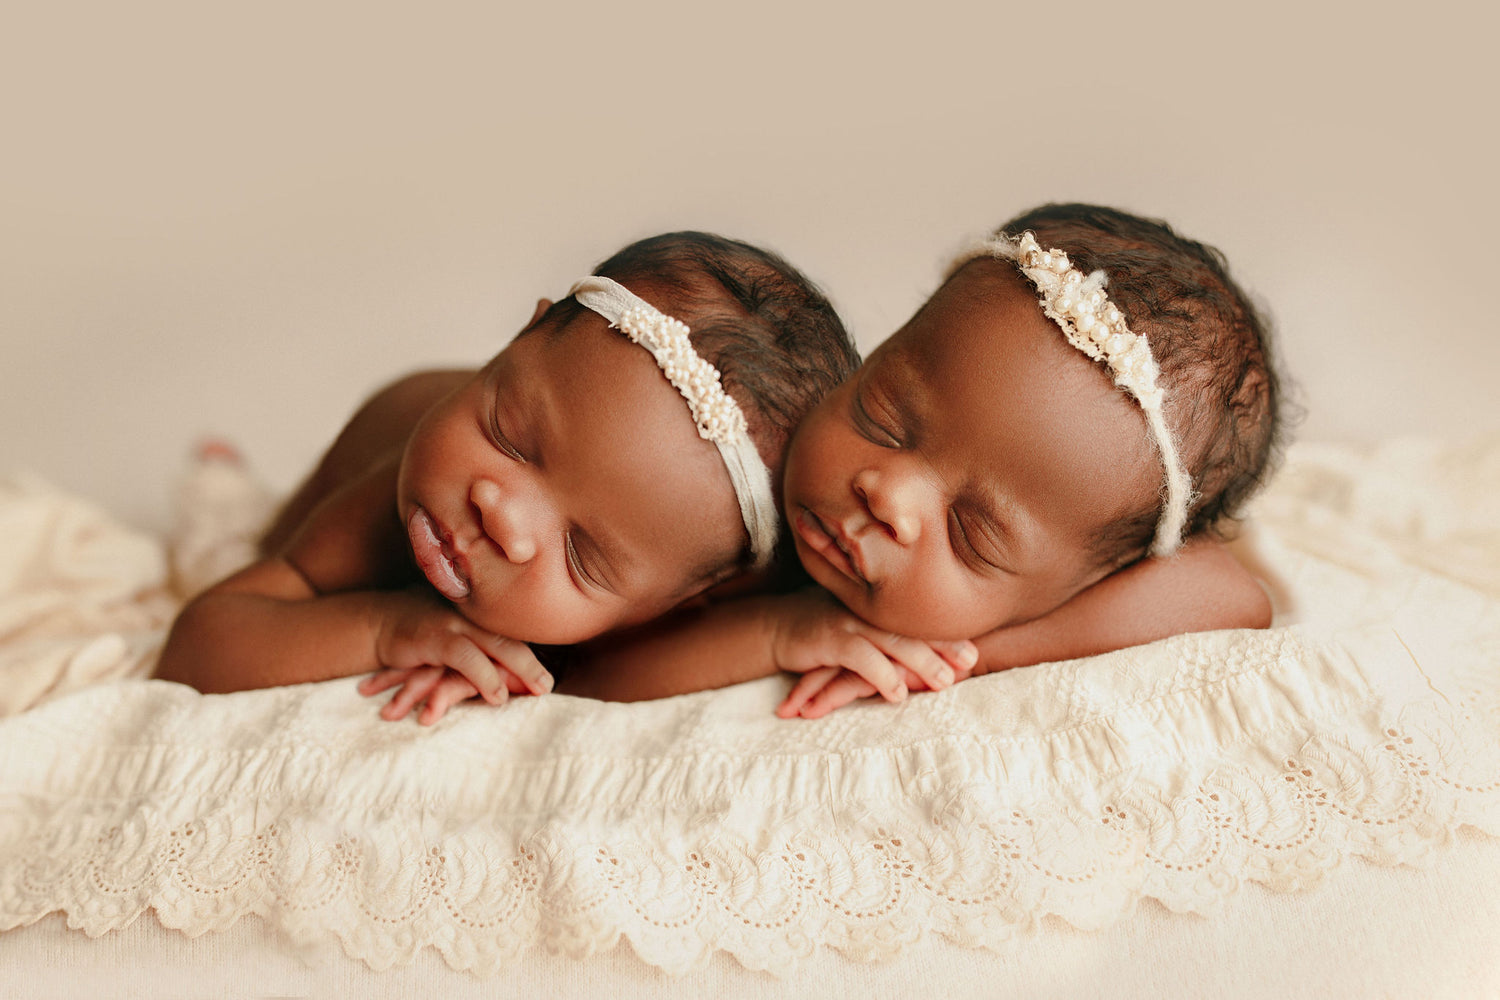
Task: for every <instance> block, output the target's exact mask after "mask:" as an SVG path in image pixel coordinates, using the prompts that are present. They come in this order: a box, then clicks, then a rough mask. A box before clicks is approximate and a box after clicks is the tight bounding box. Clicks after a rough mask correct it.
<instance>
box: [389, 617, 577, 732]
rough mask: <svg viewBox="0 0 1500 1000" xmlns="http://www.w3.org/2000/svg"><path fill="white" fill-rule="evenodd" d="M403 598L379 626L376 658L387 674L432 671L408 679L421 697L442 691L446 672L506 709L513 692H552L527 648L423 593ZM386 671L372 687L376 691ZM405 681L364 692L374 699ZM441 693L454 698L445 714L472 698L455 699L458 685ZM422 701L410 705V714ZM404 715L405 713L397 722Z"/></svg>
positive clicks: (544, 672) (549, 680)
mask: <svg viewBox="0 0 1500 1000" xmlns="http://www.w3.org/2000/svg"><path fill="white" fill-rule="evenodd" d="M402 597H403V600H401V601H399V602H398V604H397V606H396V607H395V608H394V609H393V610H392V611H390V612H388V613H387V615H386V617H385V620H384V621H383V622H382V623H381V627H380V633H379V636H378V637H377V639H376V641H375V655H376V658H377V660H378V661H379V662H380V664H381V665H382V667H384V668H386V670H396V671H414V672H416V671H421V670H423V669H427V668H430V670H429V672H428V673H423V674H420V677H418V675H417V674H416V673H413V674H412V676H411V678H410V680H411V681H412V682H415V683H416V688H415V690H417V691H418V692H419V694H420V695H421V696H422V697H425V696H426V695H428V694H431V693H433V692H434V691H436V690H438V689H439V688H440V686H441V682H442V680H443V674H442V671H443V668H445V667H446V668H448V669H450V670H452V671H453V672H454V673H456V674H458V675H460V676H461V677H462V678H463V679H464V680H466V681H467V682H468V684H469V685H470V687H472V689H473V693H475V694H478V695H480V696H481V697H483V698H484V700H485V701H487V702H489V703H490V704H492V705H500V704H504V702H505V701H506V699H507V698H509V697H510V695H511V694H512V693H525V692H528V691H529V692H530V693H532V694H546V693H547V692H549V691H551V690H552V683H553V682H552V675H551V674H550V673H548V672H547V669H546V668H545V667H543V666H542V664H541V661H540V660H538V659H537V658H536V654H534V653H533V652H532V651H531V647H530V646H528V645H526V643H524V642H518V641H516V640H515V639H508V638H506V637H505V636H499V635H493V634H491V633H489V632H486V631H484V630H483V629H480V628H478V627H477V626H475V625H474V624H473V623H472V622H470V621H469V620H468V619H467V618H465V617H464V616H463V615H460V614H459V613H458V612H457V611H454V610H453V608H452V607H450V606H449V605H447V604H446V603H443V602H442V601H440V600H438V598H437V597H436V596H434V595H432V594H429V593H427V592H426V591H425V590H417V589H413V590H408V591H405V592H404V593H403V595H402ZM386 670H383V671H382V672H381V673H379V674H376V675H375V677H373V678H371V679H370V682H369V683H371V684H372V686H373V682H374V681H375V680H376V678H381V677H382V675H384V674H385V673H386ZM404 682H405V678H403V679H402V680H397V681H392V682H391V683H387V684H383V685H382V686H379V687H376V688H375V689H374V690H370V691H366V692H364V693H366V694H375V693H378V692H379V691H383V690H386V689H388V688H390V687H394V686H395V685H396V684H397V683H404ZM363 688H364V685H361V690H363ZM442 690H444V692H445V696H447V697H452V699H453V700H452V701H448V702H447V703H446V704H445V705H444V706H443V711H446V710H447V705H451V704H453V702H454V701H462V700H463V698H464V697H469V696H470V695H468V694H464V695H462V696H456V695H457V694H458V692H459V691H461V690H463V687H462V685H458V684H457V683H456V682H455V683H453V684H452V685H449V686H448V687H447V688H443V689H442ZM403 693H404V692H403ZM399 697H400V695H398V698H399ZM422 697H418V698H416V699H415V700H413V701H411V702H410V704H408V706H407V709H406V711H410V709H411V706H412V705H415V704H417V702H418V701H420V700H422ZM405 714H406V712H405V711H403V712H402V713H401V715H399V716H397V718H400V717H402V716H404V715H405ZM439 715H441V713H439ZM433 721H436V719H434V720H433Z"/></svg>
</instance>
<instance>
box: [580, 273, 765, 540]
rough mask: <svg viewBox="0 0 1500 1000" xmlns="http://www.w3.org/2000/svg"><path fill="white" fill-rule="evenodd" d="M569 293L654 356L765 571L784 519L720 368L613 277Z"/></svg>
mask: <svg viewBox="0 0 1500 1000" xmlns="http://www.w3.org/2000/svg"><path fill="white" fill-rule="evenodd" d="M568 294H569V295H571V296H573V297H574V298H575V299H577V300H578V303H579V304H580V305H582V306H585V307H586V308H588V309H591V310H593V311H594V312H596V313H598V314H599V315H600V316H603V317H604V318H605V319H606V320H608V321H609V325H610V326H611V327H614V328H615V329H617V330H619V331H620V332H621V333H623V334H625V336H627V337H629V338H630V339H631V341H632V342H634V343H636V344H639V345H640V346H642V347H644V348H645V349H646V350H648V351H650V352H651V356H652V357H653V358H655V359H656V363H657V365H658V366H659V367H660V368H661V370H662V374H663V375H665V376H666V377H667V381H669V382H671V383H672V385H673V386H674V387H675V388H676V389H677V391H678V392H680V393H682V398H683V399H685V400H687V404H688V410H689V411H691V413H692V415H693V422H694V423H695V424H697V426H698V436H699V437H701V438H703V439H704V440H705V441H712V442H713V444H714V446H715V447H717V448H718V449H719V455H720V456H721V457H722V458H723V459H724V468H726V469H728V470H729V481H730V482H731V483H733V484H734V496H735V499H736V500H738V501H739V505H740V517H741V518H743V520H744V522H745V530H746V531H747V532H749V534H750V554H751V556H752V558H753V561H754V566H755V568H756V569H760V568H761V567H764V566H765V565H766V564H767V563H768V562H769V561H770V559H771V553H772V551H773V550H774V549H775V548H776V539H777V535H778V533H779V531H780V527H779V525H780V519H779V518H778V517H777V514H776V500H775V497H774V496H773V494H772V492H771V471H770V470H769V469H767V468H766V463H765V462H763V461H761V457H760V452H758V451H756V449H755V442H753V441H751V440H750V433H749V430H748V426H747V424H746V422H745V414H744V413H743V412H742V411H741V410H740V407H739V404H738V403H736V402H735V401H734V398H733V397H732V396H730V395H729V393H727V392H725V391H724V387H723V386H722V385H721V384H720V378H719V370H718V369H717V368H715V367H714V366H713V365H712V364H710V363H709V362H707V361H705V360H704V359H703V358H702V357H700V356H699V355H698V352H697V351H695V350H693V344H692V341H690V340H689V339H688V327H687V324H685V323H683V322H682V321H680V320H677V319H674V318H672V317H671V316H668V315H666V314H665V313H663V312H661V311H659V310H658V309H656V307H654V306H652V305H651V304H650V303H649V302H647V301H646V300H645V299H642V298H641V297H640V296H638V295H636V294H635V293H634V292H632V291H630V289H628V288H626V287H625V286H624V285H622V284H620V283H619V282H617V281H614V280H613V279H610V278H604V277H600V276H598V275H591V276H589V277H587V278H584V279H583V280H582V281H579V282H577V283H576V284H575V285H574V286H573V287H572V288H570V289H569V290H568Z"/></svg>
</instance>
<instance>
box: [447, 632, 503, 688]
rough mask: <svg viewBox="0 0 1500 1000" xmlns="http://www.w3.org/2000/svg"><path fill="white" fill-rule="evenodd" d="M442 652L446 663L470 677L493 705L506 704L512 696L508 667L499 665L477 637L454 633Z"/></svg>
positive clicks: (449, 637)
mask: <svg viewBox="0 0 1500 1000" xmlns="http://www.w3.org/2000/svg"><path fill="white" fill-rule="evenodd" d="M442 654H443V655H442V661H443V664H444V665H445V666H448V667H452V668H453V669H454V670H456V671H458V672H459V673H461V674H463V675H464V676H465V677H467V678H468V679H469V680H470V681H471V682H472V683H473V684H474V687H475V688H477V689H478V691H479V694H480V696H482V697H483V698H484V700H485V701H487V702H489V703H490V704H491V705H503V704H505V702H506V700H507V699H509V698H510V691H509V689H508V688H507V687H506V684H505V677H504V671H503V670H502V668H500V667H497V666H496V665H495V663H494V662H493V661H492V660H491V659H490V656H489V653H488V652H486V651H485V650H484V649H481V648H480V647H479V646H478V645H476V644H475V640H474V639H471V638H470V637H468V636H466V635H456V634H455V635H450V636H448V638H447V640H446V641H445V642H444V643H443V648H442Z"/></svg>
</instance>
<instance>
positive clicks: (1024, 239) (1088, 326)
mask: <svg viewBox="0 0 1500 1000" xmlns="http://www.w3.org/2000/svg"><path fill="white" fill-rule="evenodd" d="M978 257H994V258H996V259H997V260H1008V261H1010V262H1011V263H1013V264H1015V266H1016V267H1017V268H1019V269H1020V271H1021V273H1022V274H1024V275H1025V276H1026V277H1027V279H1028V280H1030V281H1031V283H1032V284H1033V285H1035V286H1036V290H1037V298H1038V300H1039V301H1040V302H1041V304H1042V311H1043V312H1045V313H1046V314H1047V317H1048V318H1049V319H1051V320H1052V321H1053V322H1054V323H1056V324H1057V325H1058V326H1059V327H1061V328H1062V332H1063V335H1064V336H1066V337H1067V338H1068V343H1070V344H1072V345H1073V346H1074V347H1076V348H1078V349H1079V350H1080V351H1082V352H1083V353H1084V354H1087V355H1088V356H1089V357H1091V358H1093V359H1094V360H1096V361H1102V362H1104V364H1105V366H1106V367H1107V368H1108V369H1109V373H1110V375H1111V376H1113V378H1114V380H1115V385H1117V386H1119V387H1120V388H1122V389H1124V390H1125V391H1126V392H1128V393H1130V395H1131V396H1133V397H1134V398H1135V401H1136V402H1137V403H1139V404H1140V406H1141V410H1142V411H1144V413H1145V414H1146V424H1147V426H1148V427H1149V428H1150V430H1151V437H1152V439H1153V440H1154V441H1155V442H1156V449H1157V452H1158V453H1159V454H1160V455H1161V464H1162V468H1163V470H1164V473H1165V479H1166V482H1165V485H1164V487H1163V490H1162V492H1163V494H1164V496H1163V501H1162V511H1161V518H1160V519H1159V520H1158V521H1157V522H1156V537H1155V538H1154V539H1152V542H1151V554H1152V555H1155V556H1168V555H1171V554H1172V553H1173V552H1175V551H1177V547H1178V546H1179V545H1181V544H1182V529H1183V527H1184V526H1185V525H1186V524H1187V516H1188V507H1189V505H1191V503H1192V497H1193V484H1192V480H1191V479H1190V478H1189V476H1188V474H1187V470H1186V469H1184V468H1183V465H1182V459H1181V458H1180V457H1179V456H1178V454H1177V442H1176V440H1175V439H1174V438H1173V437H1172V431H1171V429H1170V428H1168V427H1167V421H1166V417H1165V416H1164V415H1163V413H1162V406H1163V404H1164V402H1165V401H1166V395H1165V393H1163V391H1162V389H1161V387H1160V386H1158V385H1157V384H1156V379H1157V376H1158V375H1160V374H1161V370H1160V369H1159V368H1158V367H1157V365H1156V357H1155V356H1154V355H1153V354H1152V353H1151V347H1150V345H1149V344H1147V343H1146V338H1145V336H1144V335H1142V334H1135V333H1132V332H1131V331H1130V327H1129V326H1127V325H1126V323H1125V316H1124V314H1123V313H1121V312H1120V310H1119V307H1117V306H1116V305H1115V304H1114V303H1113V302H1111V301H1109V297H1108V296H1107V295H1106V294H1105V293H1104V286H1105V283H1106V282H1107V280H1108V279H1107V277H1106V276H1105V274H1104V272H1103V271H1095V272H1094V273H1093V274H1090V275H1087V276H1085V275H1084V273H1083V272H1082V271H1080V270H1078V268H1076V267H1074V266H1073V265H1072V264H1070V263H1069V262H1068V255H1067V254H1066V253H1064V252H1063V251H1061V250H1043V249H1042V248H1041V246H1040V245H1039V244H1038V243H1037V241H1036V236H1035V235H1034V234H1032V233H1031V232H1025V233H1022V234H1021V236H1020V237H1019V238H1011V237H1009V236H1006V235H1005V234H1004V233H1000V234H997V235H996V236H994V237H992V238H990V239H987V240H984V241H983V242H981V243H978V244H976V245H975V246H974V247H973V248H971V249H970V250H969V251H967V252H965V253H964V254H961V255H960V256H959V257H958V259H957V260H955V261H954V262H953V266H952V268H951V269H950V271H949V273H950V274H951V273H952V272H953V271H956V270H957V269H958V268H959V267H960V266H961V265H963V264H966V263H968V262H969V261H971V260H974V259H976V258H978Z"/></svg>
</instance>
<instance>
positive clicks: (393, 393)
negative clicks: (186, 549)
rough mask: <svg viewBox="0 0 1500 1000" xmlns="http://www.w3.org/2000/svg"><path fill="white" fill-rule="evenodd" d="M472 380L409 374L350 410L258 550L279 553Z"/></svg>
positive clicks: (467, 374)
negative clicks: (437, 405) (337, 496)
mask: <svg viewBox="0 0 1500 1000" xmlns="http://www.w3.org/2000/svg"><path fill="white" fill-rule="evenodd" d="M473 375H474V372H473V370H472V369H451V368H450V369H441V370H430V371H419V372H412V373H411V374H410V375H404V376H402V377H401V378H398V379H396V380H395V381H394V382H391V383H389V384H387V385H386V386H384V387H383V388H381V389H379V390H377V391H376V392H375V394H374V395H372V396H371V397H370V398H369V399H367V400H365V402H364V403H363V404H362V405H361V406H360V407H359V409H357V410H355V411H354V416H352V417H350V418H349V422H348V423H347V424H345V425H344V428H343V430H341V431H340V432H339V435H338V437H337V438H335V439H334V442H333V444H332V445H330V446H329V448H328V451H327V452H325V453H324V455H323V458H322V460H321V461H320V462H318V465H317V467H316V468H315V469H313V471H312V473H311V474H310V475H309V476H308V477H307V479H306V480H304V481H303V483H302V485H301V486H300V487H298V489H297V491H296V492H295V493H294V494H292V497H291V499H289V500H288V501H287V503H286V506H284V507H283V508H282V509H281V511H280V512H279V513H278V514H277V516H276V519H275V520H274V521H273V522H272V523H271V526H270V528H269V529H268V530H267V531H266V534H265V536H264V537H263V538H262V539H261V545H260V548H261V551H262V552H263V553H267V554H270V553H276V552H280V551H282V549H283V548H284V547H285V546H286V545H287V544H288V543H290V542H291V540H292V539H293V538H294V537H295V536H296V534H297V532H298V530H299V529H300V528H301V527H302V525H303V524H304V522H306V521H307V519H308V518H309V517H310V516H311V515H312V513H313V512H314V511H315V510H316V509H317V508H318V506H319V505H320V504H322V503H323V502H324V501H325V500H327V499H328V498H329V497H330V496H332V495H333V494H335V493H337V492H338V491H340V490H342V489H344V488H345V487H347V486H349V485H350V484H352V483H355V482H357V481H359V480H361V479H363V478H365V477H366V476H367V475H369V474H370V473H371V472H372V471H373V470H375V469H376V468H378V467H380V466H382V465H385V464H387V463H389V462H391V461H392V459H393V458H394V457H398V456H399V455H400V453H401V451H402V450H403V449H404V448H405V447H406V440H407V438H409V437H411V432H412V430H413V428H415V427H416V426H417V423H418V421H420V420H421V419H422V416H423V415H424V414H425V413H426V412H427V411H428V410H430V409H432V407H433V405H434V404H435V403H437V402H438V400H440V399H442V398H443V397H444V396H446V395H448V393H450V392H452V391H453V390H454V389H455V388H457V387H458V386H460V385H462V384H463V383H464V382H466V381H467V380H468V379H470V378H472V377H473Z"/></svg>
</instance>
